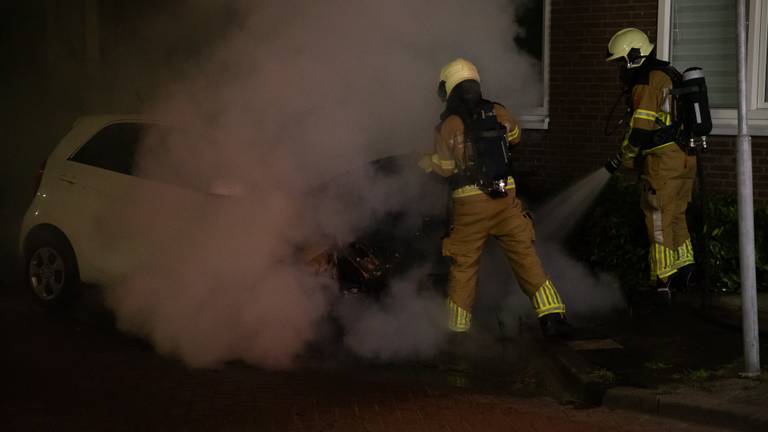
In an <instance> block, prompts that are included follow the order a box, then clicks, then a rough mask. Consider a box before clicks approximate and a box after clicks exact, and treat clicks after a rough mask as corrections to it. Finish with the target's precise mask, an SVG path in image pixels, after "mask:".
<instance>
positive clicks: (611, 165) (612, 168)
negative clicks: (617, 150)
mask: <svg viewBox="0 0 768 432" xmlns="http://www.w3.org/2000/svg"><path fill="white" fill-rule="evenodd" d="M620 166H621V159H620V158H619V155H618V154H616V156H614V157H612V158H610V159H608V162H606V163H605V165H604V166H603V167H604V168H605V170H606V171H608V173H609V174H613V173H615V172H616V170H618V169H619V167H620Z"/></svg>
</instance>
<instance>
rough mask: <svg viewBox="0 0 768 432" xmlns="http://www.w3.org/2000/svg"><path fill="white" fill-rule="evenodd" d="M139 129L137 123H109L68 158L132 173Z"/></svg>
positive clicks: (140, 127)
mask: <svg viewBox="0 0 768 432" xmlns="http://www.w3.org/2000/svg"><path fill="white" fill-rule="evenodd" d="M141 129H142V126H141V125H140V124H138V123H115V124H111V125H109V126H107V127H105V128H104V129H102V130H100V131H99V132H97V133H96V135H94V136H93V137H92V138H91V139H90V140H88V142H86V143H85V145H83V146H82V147H81V148H80V150H78V151H77V153H75V155H74V156H72V157H71V158H70V160H72V161H74V162H79V163H82V164H86V165H91V166H95V167H98V168H103V169H106V170H110V171H115V172H119V173H121V174H126V175H133V166H134V160H135V158H136V149H137V147H138V142H139V135H140V133H141Z"/></svg>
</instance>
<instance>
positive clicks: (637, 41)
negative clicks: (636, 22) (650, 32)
mask: <svg viewBox="0 0 768 432" xmlns="http://www.w3.org/2000/svg"><path fill="white" fill-rule="evenodd" d="M653 47H654V45H653V44H652V43H651V41H649V40H648V36H647V35H646V34H645V33H644V32H643V31H642V30H638V29H636V28H625V29H623V30H619V31H618V32H616V34H615V35H613V37H612V38H611V40H610V42H608V56H607V58H606V59H605V61H613V60H617V59H620V58H624V59H625V60H626V61H627V68H628V69H632V68H635V67H638V66H640V65H642V64H643V62H644V61H645V58H646V57H647V56H648V55H649V54H650V53H651V51H653Z"/></svg>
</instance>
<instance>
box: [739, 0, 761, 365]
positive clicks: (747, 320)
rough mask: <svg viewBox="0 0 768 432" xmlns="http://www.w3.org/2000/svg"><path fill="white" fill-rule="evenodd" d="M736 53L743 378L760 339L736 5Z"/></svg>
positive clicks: (742, 31) (755, 360) (742, 20)
mask: <svg viewBox="0 0 768 432" xmlns="http://www.w3.org/2000/svg"><path fill="white" fill-rule="evenodd" d="M736 18H737V33H738V54H739V57H738V59H739V88H738V91H739V135H738V141H737V144H736V147H737V149H736V175H737V189H738V198H739V263H740V266H741V269H740V270H741V304H742V306H741V307H742V310H741V315H742V327H743V332H744V333H743V337H744V368H745V370H744V374H743V375H744V376H746V377H757V376H759V375H760V340H759V338H760V336H759V334H758V323H757V275H756V270H755V220H754V215H755V213H754V203H753V195H752V137H751V136H750V135H749V131H748V129H747V127H748V125H747V86H746V82H747V9H746V0H738V3H737V13H736Z"/></svg>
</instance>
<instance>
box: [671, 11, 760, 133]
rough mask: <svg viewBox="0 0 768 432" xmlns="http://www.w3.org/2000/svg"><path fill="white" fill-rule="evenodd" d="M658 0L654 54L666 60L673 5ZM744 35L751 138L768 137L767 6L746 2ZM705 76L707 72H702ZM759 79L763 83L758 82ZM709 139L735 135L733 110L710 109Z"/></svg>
mask: <svg viewBox="0 0 768 432" xmlns="http://www.w3.org/2000/svg"><path fill="white" fill-rule="evenodd" d="M673 1H674V0H659V7H658V18H657V33H656V54H657V56H658V58H659V59H661V60H669V54H670V49H671V44H672V2H673ZM749 3H750V5H749V11H748V17H747V19H748V20H749V27H748V30H747V31H748V34H747V44H748V47H747V110H748V116H749V133H750V135H761V136H768V98H765V91H766V82H765V81H766V79H764V78H765V74H766V68H767V66H766V63H767V62H768V36H767V35H766V33H767V31H766V30H767V29H768V6H766V5H763V4H762V3H763V2H762V1H759V0H757V1H750V2H749ZM734 13H735V11H734ZM704 73H705V74H706V71H704ZM761 77H763V79H762V80H761ZM711 112H712V123H713V128H712V135H736V134H737V133H738V113H737V109H736V108H713V109H712V110H711Z"/></svg>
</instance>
